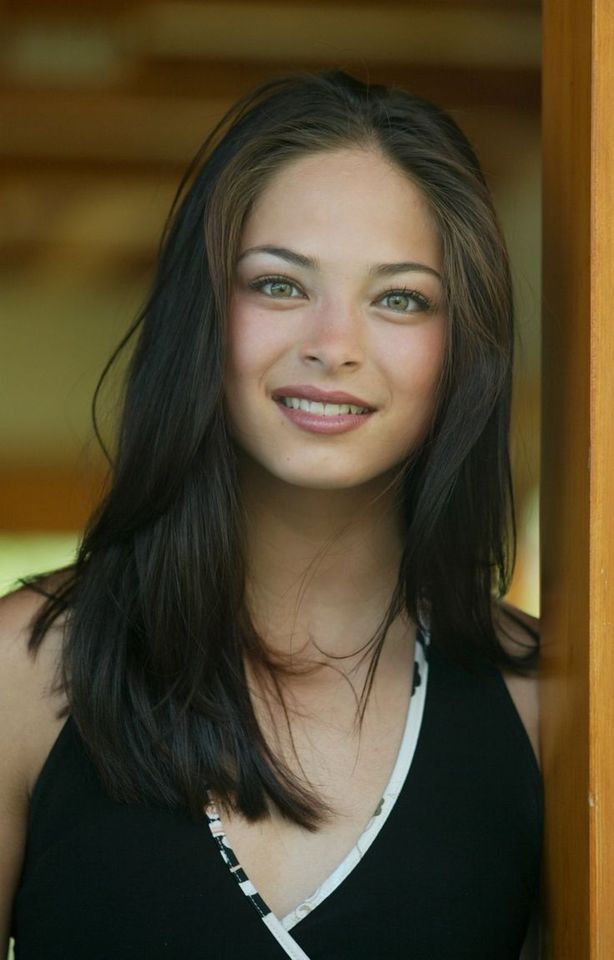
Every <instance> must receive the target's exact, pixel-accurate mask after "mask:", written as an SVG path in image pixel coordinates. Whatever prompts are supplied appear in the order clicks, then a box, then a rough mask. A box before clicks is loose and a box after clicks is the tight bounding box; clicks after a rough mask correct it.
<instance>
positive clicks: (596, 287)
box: [590, 0, 614, 960]
mask: <svg viewBox="0 0 614 960" xmlns="http://www.w3.org/2000/svg"><path fill="white" fill-rule="evenodd" d="M593 16H594V22H593V38H594V41H593V42H594V49H593V63H594V69H593V98H594V100H593V128H592V150H593V168H592V180H593V196H592V227H593V232H592V277H591V293H592V305H591V308H592V337H591V339H592V355H591V363H592V376H591V416H592V436H591V659H590V670H591V713H590V716H591V784H590V786H591V813H592V822H591V826H592V837H591V841H592V842H591V880H592V884H593V896H592V903H591V907H592V917H593V923H594V927H593V944H592V955H591V956H592V957H594V958H595V960H606V958H607V960H611V958H612V957H614V909H613V904H614V376H613V374H612V371H613V370H614V323H613V322H612V304H614V234H613V232H612V223H613V221H614V126H613V124H612V116H613V115H614V6H613V5H612V2H611V0H596V2H595V10H594V15H593Z"/></svg>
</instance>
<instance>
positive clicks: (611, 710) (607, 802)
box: [541, 0, 614, 960]
mask: <svg viewBox="0 0 614 960" xmlns="http://www.w3.org/2000/svg"><path fill="white" fill-rule="evenodd" d="M543 62H544V98H543V104H544V120H543V146H544V258H543V264H544V285H543V301H544V343H543V356H544V361H545V362H544V378H543V430H542V436H543V454H542V478H543V490H542V499H541V503H542V517H541V519H542V544H543V561H542V570H543V583H542V612H543V616H542V619H543V651H544V660H543V663H544V679H543V684H542V717H543V747H542V755H543V765H544V775H545V781H546V828H547V834H546V848H545V868H546V869H545V872H546V928H545V933H546V937H545V957H546V958H547V960H559V958H560V960H563V958H573V960H611V958H612V957H613V956H614V912H613V911H612V902H613V899H614V738H613V736H612V730H613V729H614V697H613V696H612V690H613V689H614V644H613V643H612V638H613V635H614V496H613V491H614V378H613V377H612V369H613V367H614V326H613V325H612V322H611V305H612V300H613V298H614V275H613V271H612V263H613V262H614V238H613V236H612V229H611V224H612V220H613V218H614V167H613V165H612V157H613V156H614V127H613V125H612V122H611V117H612V113H613V111H614V7H613V6H612V3H611V0H545V3H544V61H543Z"/></svg>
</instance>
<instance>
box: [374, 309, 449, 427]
mask: <svg viewBox="0 0 614 960" xmlns="http://www.w3.org/2000/svg"><path fill="white" fill-rule="evenodd" d="M402 332H403V333H405V334H408V336H405V337H398V338H395V340H394V342H393V343H391V344H389V346H388V350H387V358H386V360H387V369H388V370H389V371H390V376H391V382H392V385H393V389H394V391H395V392H396V393H397V395H398V396H400V397H402V398H403V399H406V400H408V401H410V402H412V401H413V403H414V404H416V403H418V404H420V403H422V404H424V405H425V406H426V407H428V409H429V410H430V409H431V408H432V406H433V405H434V404H435V401H436V398H437V387H438V384H439V379H440V376H441V371H442V368H443V362H444V356H445V350H446V324H445V321H444V320H441V321H439V320H436V321H434V322H432V323H428V324H425V325H423V326H421V327H416V328H415V329H413V330H406V331H402Z"/></svg>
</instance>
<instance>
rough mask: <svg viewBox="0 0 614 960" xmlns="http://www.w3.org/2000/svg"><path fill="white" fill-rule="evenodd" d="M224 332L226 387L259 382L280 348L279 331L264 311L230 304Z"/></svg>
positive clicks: (281, 349)
mask: <svg viewBox="0 0 614 960" xmlns="http://www.w3.org/2000/svg"><path fill="white" fill-rule="evenodd" d="M227 330H228V334H227V350H226V383H227V385H230V384H231V383H232V384H234V385H235V386H236V387H238V388H240V387H241V385H242V384H243V383H245V382H246V381H248V380H254V379H257V380H260V379H261V378H262V377H263V376H265V375H266V372H267V370H268V369H269V367H270V366H271V364H273V363H274V362H275V359H276V357H278V356H279V354H280V352H282V351H283V349H284V344H283V337H282V336H281V334H282V333H283V330H282V329H281V328H280V325H279V323H278V324H274V323H272V322H271V317H270V316H267V314H266V312H265V311H262V312H259V311H257V310H254V309H253V308H251V309H247V308H245V307H241V306H240V305H231V309H230V311H229V316H228V326H227Z"/></svg>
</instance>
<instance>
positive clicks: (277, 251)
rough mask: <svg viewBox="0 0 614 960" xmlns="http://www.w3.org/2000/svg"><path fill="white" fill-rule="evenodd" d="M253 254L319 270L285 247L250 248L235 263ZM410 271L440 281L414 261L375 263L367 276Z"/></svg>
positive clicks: (314, 261) (317, 265)
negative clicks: (269, 255) (264, 255)
mask: <svg viewBox="0 0 614 960" xmlns="http://www.w3.org/2000/svg"><path fill="white" fill-rule="evenodd" d="M254 253H269V254H271V256H273V257H279V259H280V260H285V261H286V263H292V264H294V266H297V267H306V268H307V269H308V270H319V269H320V261H319V260H317V259H316V258H315V257H306V256H305V255H304V254H302V253H297V252H296V251H295V250H289V249H288V248H287V247H275V246H270V245H269V244H264V245H262V246H259V247H250V248H249V249H248V250H244V251H243V253H242V254H241V255H240V256H239V257H238V258H237V263H240V262H241V260H243V259H245V257H249V256H251V255H252V254H254ZM410 271H420V272H421V273H430V274H432V276H434V277H437V279H438V280H441V274H440V273H438V272H437V270H434V269H433V267H429V266H427V265H426V264H425V263H418V262H417V261H415V260H402V261H400V262H399V263H377V264H375V265H374V266H373V267H371V268H370V270H369V274H370V276H375V277H392V276H394V275H395V274H397V273H409V272H410Z"/></svg>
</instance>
